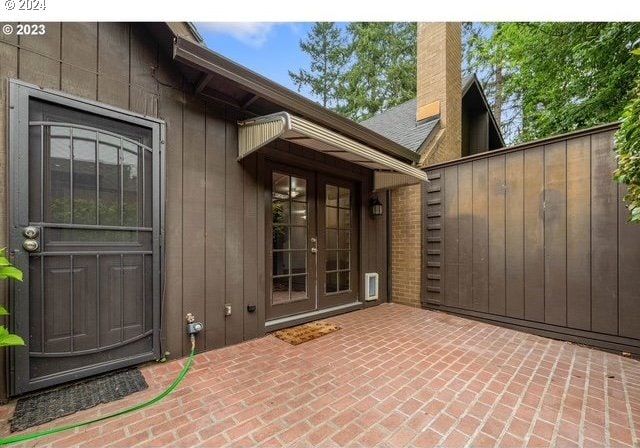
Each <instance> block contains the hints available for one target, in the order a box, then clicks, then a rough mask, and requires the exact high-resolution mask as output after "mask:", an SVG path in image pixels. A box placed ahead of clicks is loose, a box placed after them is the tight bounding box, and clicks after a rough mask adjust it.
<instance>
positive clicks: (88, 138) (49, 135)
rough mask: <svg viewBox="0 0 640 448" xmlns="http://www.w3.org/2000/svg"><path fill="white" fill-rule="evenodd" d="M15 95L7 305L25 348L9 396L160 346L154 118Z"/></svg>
mask: <svg viewBox="0 0 640 448" xmlns="http://www.w3.org/2000/svg"><path fill="white" fill-rule="evenodd" d="M18 90H20V89H18ZM19 100H22V103H21V106H22V107H19V108H18V111H17V112H16V113H19V114H23V118H24V119H25V120H23V121H21V122H20V121H18V123H17V125H16V126H15V127H14V128H13V130H14V131H15V132H16V133H18V134H20V133H22V134H23V139H24V142H26V143H27V144H26V146H22V145H19V144H12V148H11V149H12V162H13V163H12V173H11V174H12V176H13V180H14V190H13V195H12V199H13V200H12V202H13V226H12V247H11V252H12V254H13V255H14V257H15V261H16V265H17V266H18V267H19V268H21V269H22V270H23V272H24V273H25V279H24V282H23V283H22V284H20V285H16V287H15V291H14V295H13V299H12V302H13V304H14V306H13V310H14V319H15V326H16V329H17V330H18V332H19V333H21V334H22V335H23V336H26V337H25V340H26V341H27V347H25V348H16V349H14V350H13V355H14V356H13V363H14V364H13V365H14V369H15V373H14V375H13V378H12V393H13V394H19V393H24V392H27V391H30V390H34V389H39V388H42V387H46V386H51V385H55V384H59V383H62V382H66V381H69V380H73V379H77V378H81V377H85V376H88V375H91V374H95V373H101V372H104V371H108V370H113V369H116V368H120V367H123V366H126V365H132V364H136V363H140V362H143V361H147V360H151V359H154V358H157V357H158V354H159V299H160V293H159V289H160V245H159V242H160V215H159V205H160V156H159V152H158V151H156V150H154V142H155V143H158V137H159V132H158V131H159V126H158V127H150V128H145V127H142V126H138V125H134V124H131V123H128V122H125V121H120V120H117V119H114V118H111V117H109V118H108V117H105V116H97V115H95V114H92V113H88V112H86V111H83V110H78V109H75V108H73V107H70V106H69V105H61V104H52V103H49V102H46V101H42V100H40V99H37V98H30V97H28V95H27V96H22V97H21V98H20V99H19ZM67 103H70V104H74V101H71V100H68V101H67ZM27 119H28V123H27ZM19 125H21V126H19Z"/></svg>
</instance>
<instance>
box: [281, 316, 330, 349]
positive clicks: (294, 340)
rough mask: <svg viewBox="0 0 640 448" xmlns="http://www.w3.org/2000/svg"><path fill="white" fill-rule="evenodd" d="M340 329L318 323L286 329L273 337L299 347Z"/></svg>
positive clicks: (324, 323) (327, 323) (328, 324)
mask: <svg viewBox="0 0 640 448" xmlns="http://www.w3.org/2000/svg"><path fill="white" fill-rule="evenodd" d="M339 329H340V327H338V326H337V325H334V324H330V323H329V322H322V321H318V322H311V323H308V324H304V325H298V326H297V327H291V328H285V329H284V330H279V331H276V332H275V333H273V335H274V336H275V337H277V338H278V339H281V340H283V341H285V342H288V343H289V344H291V345H298V344H302V343H303V342H307V341H311V340H313V339H316V338H319V337H320V336H324V335H325V334H329V333H333V332H334V331H337V330H339Z"/></svg>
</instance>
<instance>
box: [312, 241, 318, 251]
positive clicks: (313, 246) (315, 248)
mask: <svg viewBox="0 0 640 448" xmlns="http://www.w3.org/2000/svg"><path fill="white" fill-rule="evenodd" d="M311 244H312V246H311V253H312V254H317V253H318V239H317V238H311Z"/></svg>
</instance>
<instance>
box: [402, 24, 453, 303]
mask: <svg viewBox="0 0 640 448" xmlns="http://www.w3.org/2000/svg"><path fill="white" fill-rule="evenodd" d="M461 31H462V30H461V26H460V23H419V24H418V54H417V68H418V73H417V110H416V120H421V119H426V118H430V117H432V116H434V114H438V113H439V116H440V128H441V138H437V139H433V140H434V143H433V145H432V147H428V148H425V149H424V151H423V154H422V157H421V160H420V166H422V167H426V166H428V165H431V164H434V163H439V162H444V161H446V160H452V159H457V158H459V157H460V156H461V154H462V67H461V65H462V43H461V40H462V32H461ZM421 209H422V195H421V188H420V186H419V185H413V186H409V187H403V188H398V189H396V190H394V191H393V192H392V203H391V213H392V218H391V247H392V249H391V266H392V267H391V275H392V297H393V301H394V302H396V303H402V304H405V305H409V306H415V307H420V291H421V280H422V278H421V276H422V272H421V258H422V234H421V232H422V220H421V215H422V213H421Z"/></svg>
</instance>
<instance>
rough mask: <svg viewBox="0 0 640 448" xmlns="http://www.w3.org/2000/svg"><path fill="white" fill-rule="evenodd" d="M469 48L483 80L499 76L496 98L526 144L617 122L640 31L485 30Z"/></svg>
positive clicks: (565, 27) (588, 26)
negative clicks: (494, 69) (513, 115)
mask: <svg viewBox="0 0 640 448" xmlns="http://www.w3.org/2000/svg"><path fill="white" fill-rule="evenodd" d="M487 26H488V27H491V28H492V30H491V32H488V33H485V34H484V35H483V34H480V35H479V36H478V37H477V41H478V42H476V45H475V47H476V48H479V49H480V52H479V53H478V54H477V55H476V56H475V57H476V59H477V60H476V63H477V65H478V66H479V67H484V68H485V69H486V70H485V72H483V73H485V74H486V73H489V76H488V77H487V76H482V74H481V76H480V78H481V80H482V81H483V83H484V84H487V83H490V82H491V80H492V79H491V71H490V67H491V66H494V65H495V64H496V63H499V64H500V67H501V69H502V70H503V74H504V80H503V85H502V96H503V98H505V99H508V101H509V102H511V103H512V104H513V105H514V107H515V109H516V112H517V119H516V121H517V122H518V127H519V135H517V136H515V138H514V140H516V141H528V140H533V139H537V138H543V137H547V136H550V135H554V134H559V133H563V132H569V131H573V130H576V129H581V128H585V127H589V126H593V125H597V124H601V123H606V122H611V121H615V120H617V119H618V118H619V117H620V114H621V113H622V110H623V108H624V106H625V104H626V103H627V102H628V101H629V99H630V98H631V91H632V89H633V83H634V79H635V75H636V73H637V72H638V70H640V63H639V61H638V60H637V59H636V58H632V57H631V55H630V53H629V51H628V48H629V46H630V45H631V43H632V42H634V40H635V39H637V37H638V35H640V23H616V22H611V23H607V22H600V23H566V22H565V23H561V22H554V23H500V24H488V25H487Z"/></svg>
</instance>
